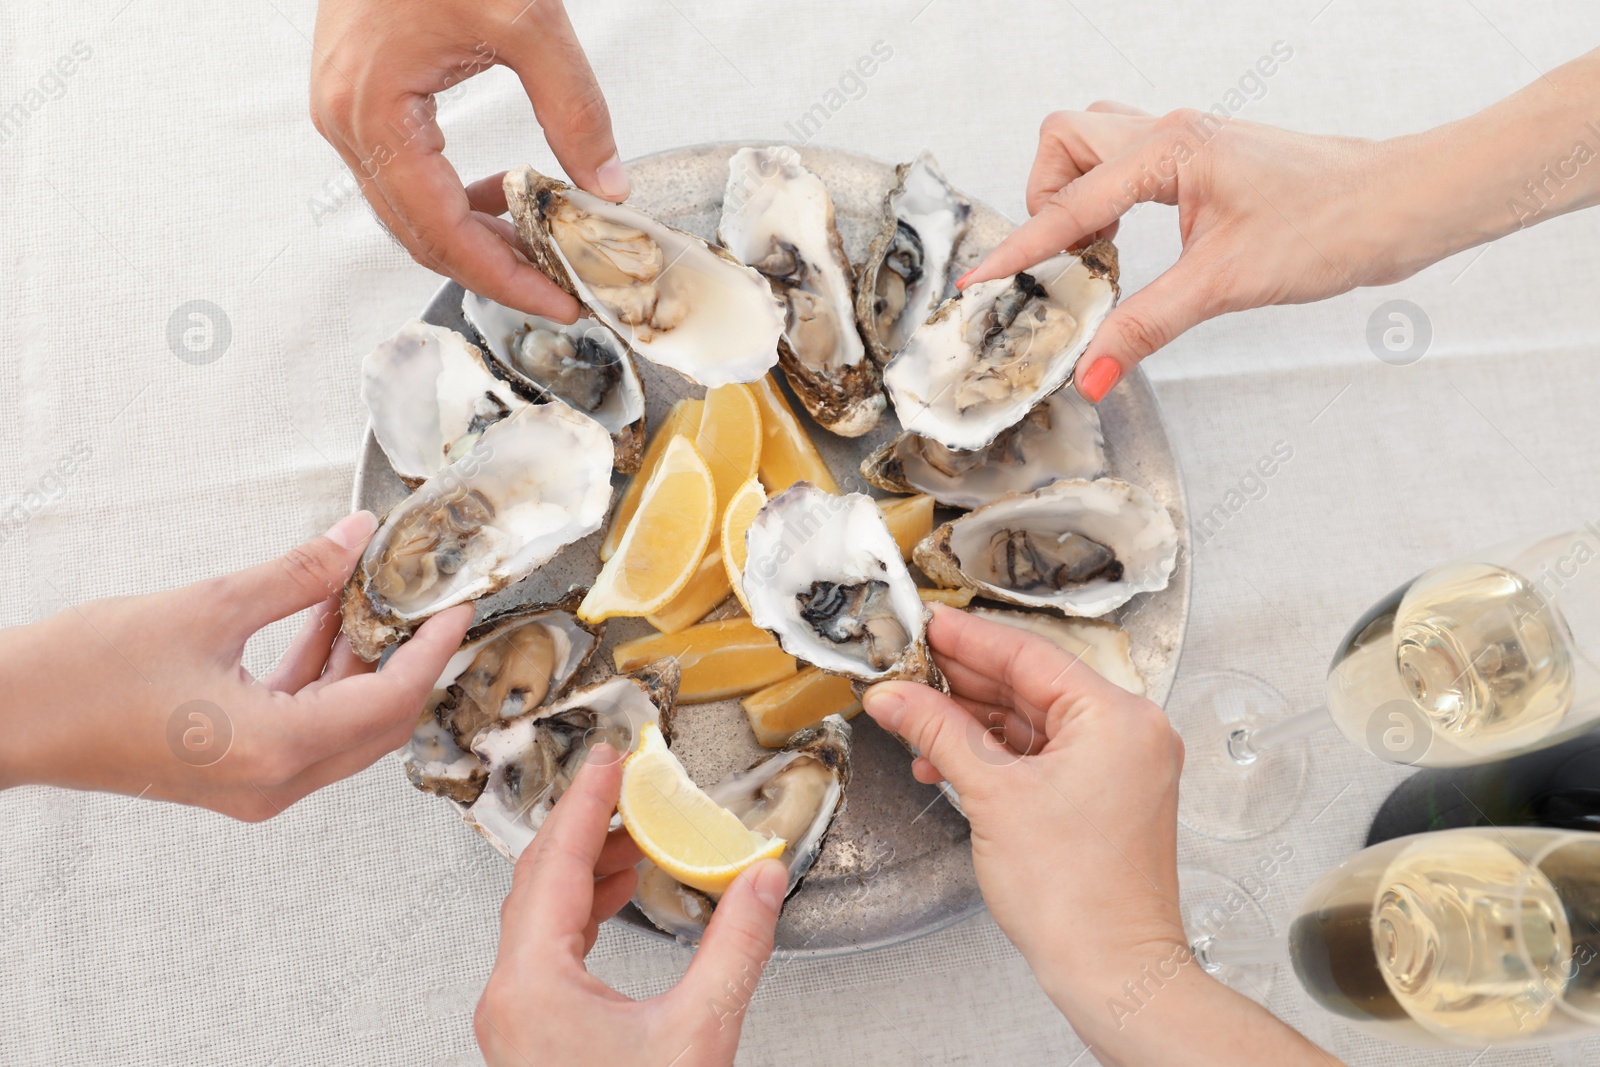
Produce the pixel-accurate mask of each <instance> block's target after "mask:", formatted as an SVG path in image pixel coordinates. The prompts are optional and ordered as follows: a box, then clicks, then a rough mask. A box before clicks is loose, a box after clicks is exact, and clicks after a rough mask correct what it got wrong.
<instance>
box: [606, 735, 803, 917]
mask: <svg viewBox="0 0 1600 1067" xmlns="http://www.w3.org/2000/svg"><path fill="white" fill-rule="evenodd" d="M617 812H618V813H619V814H620V815H621V816H622V825H623V826H625V827H627V828H628V833H629V834H630V835H631V836H632V837H633V840H634V842H635V843H636V844H638V846H639V850H640V851H641V852H643V853H644V854H645V855H646V856H648V857H649V858H650V862H652V863H654V864H655V865H656V866H657V867H660V868H661V869H662V870H663V871H665V872H666V873H667V874H669V875H671V876H672V877H673V878H675V879H677V880H678V881H680V882H682V883H683V884H684V885H687V886H692V887H694V888H695V889H698V890H700V891H701V892H702V893H713V894H719V895H720V894H721V893H722V892H723V891H724V890H726V889H727V888H728V886H729V885H730V884H731V883H732V882H733V880H734V879H735V878H737V877H738V876H739V872H740V871H742V870H744V869H745V868H746V867H748V866H750V865H751V864H752V863H755V862H756V861H757V860H765V859H776V858H777V857H779V856H780V855H782V854H783V849H784V846H785V845H787V844H788V842H787V841H785V840H784V839H783V838H781V837H767V836H766V835H764V834H758V833H756V832H755V831H754V830H751V829H749V828H748V827H746V826H745V824H744V823H742V822H740V821H739V817H738V816H737V815H735V814H734V813H733V812H731V811H729V810H728V809H727V808H725V807H723V806H722V805H720V804H718V803H717V802H716V801H714V800H712V799H711V798H710V797H708V796H706V794H705V792H704V791H703V790H701V788H700V787H699V786H697V785H695V784H694V782H693V781H691V780H690V778H689V775H688V774H687V773H686V772H685V771H684V769H683V764H681V763H679V762H678V757H676V756H674V755H673V754H672V751H671V750H670V749H668V748H667V742H666V739H665V738H663V737H662V736H661V730H660V728H659V727H657V726H656V724H655V723H653V722H652V723H646V724H645V727H644V729H643V730H642V731H640V734H639V747H638V748H637V749H635V750H634V752H633V753H632V754H631V755H629V756H628V758H627V759H626V760H625V761H624V762H623V764H622V793H621V795H620V796H619V797H618V798H617Z"/></svg>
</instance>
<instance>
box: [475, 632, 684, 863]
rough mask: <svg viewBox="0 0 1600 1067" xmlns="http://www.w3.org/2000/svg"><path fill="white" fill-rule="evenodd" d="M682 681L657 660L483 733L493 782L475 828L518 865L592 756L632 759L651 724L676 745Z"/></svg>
mask: <svg viewBox="0 0 1600 1067" xmlns="http://www.w3.org/2000/svg"><path fill="white" fill-rule="evenodd" d="M682 674H683V672H682V670H681V669H680V668H679V666H678V664H677V662H676V661H674V660H657V661H656V662H654V663H652V664H650V665H649V666H647V667H643V668H641V669H639V670H637V671H634V672H632V673H631V674H614V675H612V676H611V677H610V678H607V679H606V680H605V681H603V682H599V683H597V684H595V685H591V686H586V687H584V688H582V689H577V690H574V691H573V692H571V693H569V694H568V695H567V696H566V697H565V698H563V699H562V700H559V701H557V702H556V703H554V704H549V705H547V706H545V707H543V708H539V709H537V710H535V711H530V712H526V713H524V714H522V715H519V716H518V717H516V718H515V719H511V720H508V721H504V722H499V723H495V724H493V725H490V726H488V727H486V728H485V729H483V730H482V731H480V732H479V734H478V736H477V739H476V740H474V741H473V742H472V751H473V752H474V753H475V754H477V756H478V757H479V758H481V759H482V760H483V762H484V764H485V765H486V766H487V767H488V769H489V780H488V782H487V783H486V784H485V785H484V787H483V792H482V793H480V794H479V796H478V799H477V800H476V801H475V802H474V803H473V805H472V807H471V808H469V809H468V810H467V813H466V815H465V818H466V821H467V824H468V825H469V826H471V827H472V828H473V829H475V830H477V831H478V832H479V833H481V834H482V835H483V836H484V837H485V838H487V839H488V841H489V843H490V844H491V845H493V846H494V847H495V848H496V849H497V850H498V851H499V852H501V853H502V854H503V855H505V856H507V857H509V858H510V859H513V860H514V859H516V858H517V857H518V856H520V855H522V850H523V849H525V848H527V847H528V845H529V843H530V842H532V841H533V839H534V837H535V836H536V835H537V834H538V832H539V827H540V826H542V825H543V824H544V820H545V817H546V816H548V815H549V814H550V809H551V808H553V807H554V806H555V804H556V803H557V802H558V801H559V800H560V799H561V794H562V793H564V792H566V790H567V787H568V786H569V785H571V784H572V778H573V776H574V775H576V774H577V773H578V768H580V767H582V766H583V761H584V760H585V759H586V758H587V757H588V754H589V749H591V748H593V747H594V746H595V745H597V744H599V743H600V742H602V741H604V742H606V743H607V744H609V745H610V746H611V747H612V748H614V749H616V750H617V751H618V752H619V753H628V752H632V751H633V750H634V748H635V747H636V746H637V745H638V743H639V733H640V731H641V730H643V729H644V725H645V723H649V722H653V723H656V724H657V725H658V726H660V728H661V734H662V736H663V737H665V738H666V739H667V741H668V743H669V744H670V743H671V740H672V719H673V714H674V710H675V707H676V704H677V699H678V682H679V680H680V679H681V678H682Z"/></svg>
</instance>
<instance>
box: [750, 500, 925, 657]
mask: <svg viewBox="0 0 1600 1067" xmlns="http://www.w3.org/2000/svg"><path fill="white" fill-rule="evenodd" d="M745 543H746V545H747V546H748V547H749V555H748V558H747V559H746V561H745V568H744V595H745V601H746V602H747V603H748V605H749V609H750V618H751V621H753V622H754V623H755V624H756V625H757V626H760V627H761V628H763V629H765V630H767V631H768V632H770V633H771V634H772V635H773V636H774V637H776V638H777V639H778V643H779V644H781V645H782V646H783V650H784V651H785V652H788V653H789V654H790V655H792V656H798V657H799V658H801V659H803V660H805V661H806V662H807V663H812V664H815V665H816V666H818V667H821V668H822V669H823V670H825V671H831V672H832V673H834V674H842V675H844V676H845V677H847V678H851V679H854V680H855V681H858V682H877V681H883V680H885V679H890V678H909V679H911V680H913V681H920V682H929V683H931V684H938V680H939V672H938V669H937V668H935V667H934V665H933V661H932V659H930V658H929V655H928V643H927V634H926V625H927V619H928V618H929V617H930V615H929V612H928V610H927V609H926V607H924V605H923V603H922V598H921V597H919V596H918V595H917V586H916V583H915V582H913V581H912V579H911V574H910V572H909V571H907V570H906V565H905V562H904V560H903V559H902V558H901V556H900V549H899V547H898V546H897V545H896V544H895V540H894V537H893V536H891V535H890V533H889V528H888V527H887V526H885V525H884V521H883V513H882V512H881V511H879V510H878V505H877V503H876V502H875V501H874V500H873V499H872V498H871V497H869V496H866V495H864V494H862V493H851V494H849V495H847V496H835V495H834V494H832V493H827V492H823V491H822V490H821V489H818V488H817V487H816V486H814V485H812V484H811V483H810V482H800V483H798V484H797V485H794V486H792V487H791V488H789V489H787V490H785V491H784V492H782V493H779V494H778V495H777V496H776V497H774V498H773V499H771V500H770V501H768V502H767V504H766V506H765V507H763V508H762V509H761V511H760V512H759V513H758V514H757V515H756V517H755V521H754V522H752V523H751V524H750V529H749V531H748V532H747V533H746V535H745Z"/></svg>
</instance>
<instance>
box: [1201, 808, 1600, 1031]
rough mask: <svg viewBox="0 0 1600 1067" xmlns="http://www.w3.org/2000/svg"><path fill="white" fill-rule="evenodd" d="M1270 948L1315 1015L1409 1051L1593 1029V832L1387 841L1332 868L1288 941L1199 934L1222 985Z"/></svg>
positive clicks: (1596, 926) (1596, 975)
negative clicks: (1316, 1009) (1283, 959)
mask: <svg viewBox="0 0 1600 1067" xmlns="http://www.w3.org/2000/svg"><path fill="white" fill-rule="evenodd" d="M1274 946H1276V947H1277V950H1278V951H1279V952H1280V953H1281V954H1282V955H1286V956H1287V962H1289V963H1290V964H1291V965H1292V966H1293V968H1294V973H1295V976H1296V978H1298V979H1299V981H1300V984H1301V985H1302V986H1303V987H1304V988H1305V990H1306V992H1307V993H1309V994H1310V996H1311V997H1312V999H1314V1000H1315V1001H1316V1002H1317V1003H1318V1004H1320V1005H1321V1006H1322V1007H1324V1008H1326V1009H1327V1010H1328V1011H1330V1012H1332V1013H1334V1014H1335V1015H1338V1016H1340V1017H1341V1018H1343V1019H1344V1020H1345V1021H1346V1022H1348V1023H1350V1024H1351V1025H1353V1026H1355V1027H1357V1028H1359V1029H1361V1030H1365V1031H1367V1032H1369V1033H1372V1034H1374V1035H1375V1036H1378V1037H1381V1038H1384V1039H1386V1040H1390V1041H1396V1042H1400V1043H1402V1044H1408V1045H1462V1046H1469V1047H1478V1048H1481V1047H1483V1046H1485V1045H1492V1046H1497V1047H1499V1046H1508V1045H1528V1044H1545V1043H1549V1042H1552V1041H1562V1040H1567V1039H1572V1038H1579V1037H1591V1036H1594V1035H1595V1034H1597V1033H1600V834H1591V833H1574V832H1570V831H1563V830H1548V829H1542V828H1528V827H1512V828H1507V829H1504V830H1501V829H1496V828H1481V829H1480V828H1474V829H1462V830H1443V831H1439V832H1436V833H1428V834H1416V835H1413V836H1411V837H1401V838H1396V839H1394V840H1392V841H1386V842H1384V843H1383V844H1380V845H1375V846H1373V847H1372V848H1368V849H1365V850H1363V851H1361V852H1358V853H1357V854H1356V855H1354V856H1352V857H1351V858H1350V859H1348V860H1346V861H1345V862H1344V863H1342V864H1340V865H1339V866H1338V867H1336V868H1334V869H1333V870H1332V871H1330V872H1328V874H1326V875H1324V876H1323V877H1322V879H1321V880H1319V881H1318V882H1317V884H1316V885H1314V886H1313V887H1312V888H1311V890H1310V891H1309V892H1308V893H1307V894H1306V895H1305V897H1304V898H1303V899H1302V901H1301V903H1300V908H1299V911H1298V914H1297V916H1296V918H1295V919H1294V921H1293V923H1292V924H1291V925H1290V928H1289V935H1288V938H1287V944H1285V943H1284V942H1283V941H1281V940H1276V939H1274V940H1273V941H1271V942H1263V941H1257V942H1250V941H1228V940H1226V939H1216V940H1209V939H1200V940H1197V942H1196V944H1195V946H1194V949H1195V956H1196V959H1197V960H1199V962H1200V963H1201V965H1202V966H1204V967H1206V969H1207V970H1210V971H1213V972H1215V973H1219V976H1225V974H1226V973H1227V971H1228V970H1229V969H1230V968H1232V967H1234V966H1237V965H1238V964H1237V963H1236V962H1235V961H1240V962H1248V963H1255V964H1258V963H1259V962H1260V960H1261V959H1262V958H1263V957H1264V956H1265V955H1266V954H1267V953H1268V952H1269V950H1270V949H1271V948H1272V947H1274Z"/></svg>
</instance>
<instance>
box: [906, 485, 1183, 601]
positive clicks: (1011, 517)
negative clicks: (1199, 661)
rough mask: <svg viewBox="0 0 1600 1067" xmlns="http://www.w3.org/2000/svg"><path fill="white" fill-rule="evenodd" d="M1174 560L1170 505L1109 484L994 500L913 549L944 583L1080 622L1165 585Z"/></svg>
mask: <svg viewBox="0 0 1600 1067" xmlns="http://www.w3.org/2000/svg"><path fill="white" fill-rule="evenodd" d="M1177 556H1178V530H1177V527H1176V526H1174V525H1173V522H1172V516H1171V515H1169V514H1168V513H1167V509H1166V508H1164V507H1162V506H1161V505H1160V504H1158V503H1156V501H1155V499H1154V498H1153V497H1151V496H1150V494H1149V493H1147V492H1146V491H1145V490H1143V489H1141V488H1140V487H1138V486H1136V485H1129V484H1128V483H1127V482H1124V481H1120V480H1118V479H1116V478H1101V479H1098V480H1096V481H1092V482H1091V481H1082V480H1077V479H1071V480H1065V481H1059V482H1055V483H1053V484H1051V485H1048V486H1046V487H1045V488H1043V489H1036V490H1034V491H1033V492H1031V493H1013V494H1011V495H1010V496H1005V497H1001V498H1000V499H999V500H997V501H995V502H994V503H992V504H986V505H984V506H983V507H981V508H978V509H977V510H975V511H970V512H968V513H967V514H965V515H963V516H961V517H960V518H958V519H955V520H953V521H951V522H947V523H945V524H944V525H942V526H940V527H938V528H937V529H935V530H934V531H933V532H932V533H931V534H929V535H928V536H927V537H925V538H923V540H922V541H921V543H919V544H918V545H917V547H916V550H915V552H914V558H915V559H916V563H917V566H918V567H920V568H922V572H923V573H924V574H926V575H927V576H928V577H929V578H931V579H933V580H934V581H935V582H938V583H939V584H941V585H945V586H954V587H958V588H968V589H974V590H976V591H977V593H978V595H979V596H986V597H992V598H993V599H996V600H1002V601H1006V602H1008V603H1012V604H1022V605H1026V606H1028V607H1038V608H1054V609H1055V610H1057V611H1060V612H1061V613H1062V614H1064V615H1083V616H1094V615H1104V614H1105V613H1106V612H1108V611H1114V610H1116V609H1117V608H1120V607H1121V606H1122V605H1124V604H1126V603H1127V602H1128V601H1129V600H1131V599H1133V597H1135V596H1137V595H1138V594H1140V593H1149V592H1154V591H1156V590H1158V589H1165V588H1166V587H1167V579H1168V578H1170V577H1171V575H1172V570H1173V567H1175V566H1176V564H1177Z"/></svg>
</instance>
